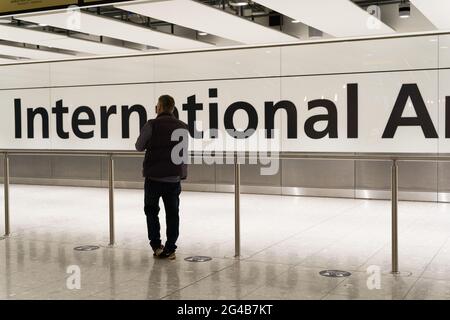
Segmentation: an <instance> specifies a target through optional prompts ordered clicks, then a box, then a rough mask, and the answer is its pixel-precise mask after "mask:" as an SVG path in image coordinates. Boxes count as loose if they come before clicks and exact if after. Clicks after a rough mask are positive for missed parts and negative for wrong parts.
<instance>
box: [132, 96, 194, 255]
mask: <svg viewBox="0 0 450 320" xmlns="http://www.w3.org/2000/svg"><path fill="white" fill-rule="evenodd" d="M174 110H175V101H174V99H173V98H172V97H171V96H169V95H163V96H161V97H159V99H158V104H157V105H156V113H157V116H156V118H155V119H151V120H149V121H147V123H146V124H145V125H144V126H143V127H142V129H141V134H140V135H139V138H138V139H137V141H136V150H138V151H144V150H146V153H145V159H144V164H143V176H144V177H145V186H144V189H145V200H144V202H145V206H144V211H145V215H146V216H147V230H148V239H149V240H150V246H151V247H152V249H153V252H154V254H153V255H154V256H155V257H159V258H168V259H175V250H176V249H177V246H176V242H177V239H178V235H179V224H180V223H179V222H180V219H179V215H178V211H179V204H180V198H179V196H180V193H181V183H180V181H181V180H183V179H186V177H187V167H186V166H187V165H186V163H185V162H183V161H180V157H181V158H183V159H184V156H187V154H184V155H183V154H182V153H184V152H186V153H187V138H186V139H185V137H186V136H187V135H188V133H187V132H188V127H187V125H186V124H185V123H184V122H182V121H180V120H178V119H177V118H176V117H175V115H174ZM176 130H183V132H186V134H183V135H181V136H182V137H184V138H182V140H183V141H181V143H185V144H186V145H185V148H182V149H181V152H180V153H181V154H180V153H176V155H175V153H174V154H173V152H172V151H174V147H175V146H177V145H178V144H179V143H180V141H178V139H175V141H172V140H173V137H174V136H180V135H179V134H176V135H173V133H174V132H175V131H176ZM177 150H178V148H177ZM174 155H175V157H176V158H177V159H174ZM159 198H162V199H163V202H164V208H165V211H166V225H167V232H166V236H167V241H166V244H165V246H163V245H162V243H161V235H160V224H159V218H158V214H159Z"/></svg>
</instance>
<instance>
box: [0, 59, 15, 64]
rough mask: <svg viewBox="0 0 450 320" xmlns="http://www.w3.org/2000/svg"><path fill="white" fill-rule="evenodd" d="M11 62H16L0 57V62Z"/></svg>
mask: <svg viewBox="0 0 450 320" xmlns="http://www.w3.org/2000/svg"><path fill="white" fill-rule="evenodd" d="M13 62H17V60H14V59H5V58H0V64H4V63H13Z"/></svg>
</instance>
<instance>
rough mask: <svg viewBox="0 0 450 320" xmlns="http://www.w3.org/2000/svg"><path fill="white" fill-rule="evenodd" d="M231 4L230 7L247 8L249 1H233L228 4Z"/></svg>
mask: <svg viewBox="0 0 450 320" xmlns="http://www.w3.org/2000/svg"><path fill="white" fill-rule="evenodd" d="M228 3H229V4H230V6H233V7H243V6H247V5H248V1H244V0H232V1H229V2H228Z"/></svg>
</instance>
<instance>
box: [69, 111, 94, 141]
mask: <svg viewBox="0 0 450 320" xmlns="http://www.w3.org/2000/svg"><path fill="white" fill-rule="evenodd" d="M83 113H85V114H86V115H87V119H80V116H81V115H82V114H83ZM87 125H95V115H94V112H93V111H92V110H91V108H89V107H85V106H81V107H78V108H76V109H75V111H74V112H73V115H72V130H73V133H74V134H75V135H76V136H77V137H78V138H80V139H90V138H92V137H93V136H94V130H91V131H87V132H84V131H81V130H80V126H87Z"/></svg>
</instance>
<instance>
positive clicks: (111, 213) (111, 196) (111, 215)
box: [109, 154, 115, 246]
mask: <svg viewBox="0 0 450 320" xmlns="http://www.w3.org/2000/svg"><path fill="white" fill-rule="evenodd" d="M114 242H115V236H114V158H113V155H112V154H110V155H109V245H110V246H113V245H114Z"/></svg>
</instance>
